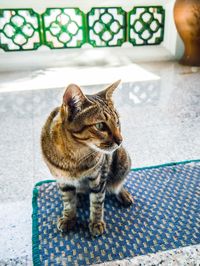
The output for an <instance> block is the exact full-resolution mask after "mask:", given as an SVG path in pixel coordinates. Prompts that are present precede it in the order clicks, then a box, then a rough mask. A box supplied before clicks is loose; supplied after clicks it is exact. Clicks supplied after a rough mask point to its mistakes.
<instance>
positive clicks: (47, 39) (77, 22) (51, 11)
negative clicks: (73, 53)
mask: <svg viewBox="0 0 200 266" xmlns="http://www.w3.org/2000/svg"><path fill="white" fill-rule="evenodd" d="M83 15H84V14H83V12H82V11H80V10H79V9H78V8H48V9H47V10H46V11H45V13H44V14H42V22H43V32H44V44H45V45H47V46H48V47H50V48H52V49H54V48H78V47H81V46H82V45H83V43H84V42H85V36H84V26H83V24H84V17H83Z"/></svg>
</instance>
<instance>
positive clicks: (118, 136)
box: [113, 129, 123, 146]
mask: <svg viewBox="0 0 200 266" xmlns="http://www.w3.org/2000/svg"><path fill="white" fill-rule="evenodd" d="M113 140H114V142H115V143H116V144H117V145H118V146H119V145H120V144H121V143H122V140H123V139H122V135H121V133H120V131H119V129H116V130H115V132H114V133H113Z"/></svg>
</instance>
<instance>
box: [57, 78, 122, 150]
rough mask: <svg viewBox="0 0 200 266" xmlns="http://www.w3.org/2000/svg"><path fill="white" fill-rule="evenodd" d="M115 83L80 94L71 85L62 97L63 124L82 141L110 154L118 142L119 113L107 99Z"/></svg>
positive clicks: (120, 140) (119, 141)
mask: <svg viewBox="0 0 200 266" xmlns="http://www.w3.org/2000/svg"><path fill="white" fill-rule="evenodd" d="M118 84H119V82H116V83H114V84H112V85H111V86H109V87H108V88H107V89H106V90H104V91H102V92H100V93H98V94H95V95H84V94H83V93H82V91H81V90H80V88H79V87H78V86H76V85H74V84H71V85H69V86H68V87H67V89H66V91H65V94H64V96H63V106H62V108H63V114H62V117H63V119H64V126H65V127H66V129H67V130H68V131H69V132H70V133H71V136H72V137H73V138H74V139H75V140H76V141H77V142H80V143H82V144H85V145H87V146H89V147H90V148H92V149H93V150H96V151H99V152H102V153H112V152H113V151H114V150H116V149H117V148H119V146H120V145H121V142H122V136H121V130H120V122H119V116H118V114H117V112H116V110H115V108H114V106H113V102H112V100H111V96H112V92H113V91H114V89H115V88H116V87H117V86H118Z"/></svg>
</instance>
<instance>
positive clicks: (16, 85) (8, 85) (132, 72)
mask: <svg viewBox="0 0 200 266" xmlns="http://www.w3.org/2000/svg"><path fill="white" fill-rule="evenodd" d="M118 79H121V80H122V82H136V81H150V80H159V79H160V77H159V76H157V75H155V74H153V73H151V72H149V71H147V70H145V69H144V68H142V67H140V66H138V65H136V64H129V65H127V66H122V67H110V66H109V67H104V68H102V67H82V68H81V67H66V68H51V69H47V70H44V71H43V70H41V71H35V72H33V73H32V74H31V75H29V76H28V77H27V76H24V78H19V79H17V78H16V79H15V80H12V81H9V82H3V83H1V85H0V92H9V91H10V92H11V91H24V90H26V91H27V90H37V89H51V88H59V87H65V86H67V85H68V84H69V83H77V84H79V85H82V86H85V85H97V84H108V83H112V82H114V81H116V80H118Z"/></svg>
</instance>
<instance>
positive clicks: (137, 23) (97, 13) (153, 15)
mask: <svg viewBox="0 0 200 266" xmlns="http://www.w3.org/2000/svg"><path fill="white" fill-rule="evenodd" d="M164 19H165V11H164V9H163V7H162V6H145V7H134V8H133V9H132V11H130V12H125V11H124V10H123V9H122V8H120V7H99V8H92V9H91V10H90V11H89V12H88V13H87V14H85V13H83V12H82V11H81V10H79V9H78V8H48V9H47V10H46V11H45V12H44V13H43V14H37V13H36V12H34V11H33V10H32V9H0V49H3V50H4V51H23V50H36V49H37V48H38V47H39V46H41V45H46V46H48V47H50V48H51V49H58V48H74V47H76V48H78V47H81V46H82V45H83V44H85V43H89V44H91V45H92V46H93V47H111V46H121V45H122V44H123V43H124V42H130V43H132V44H133V45H134V46H138V45H152V44H160V43H161V42H162V41H163V36H164Z"/></svg>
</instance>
